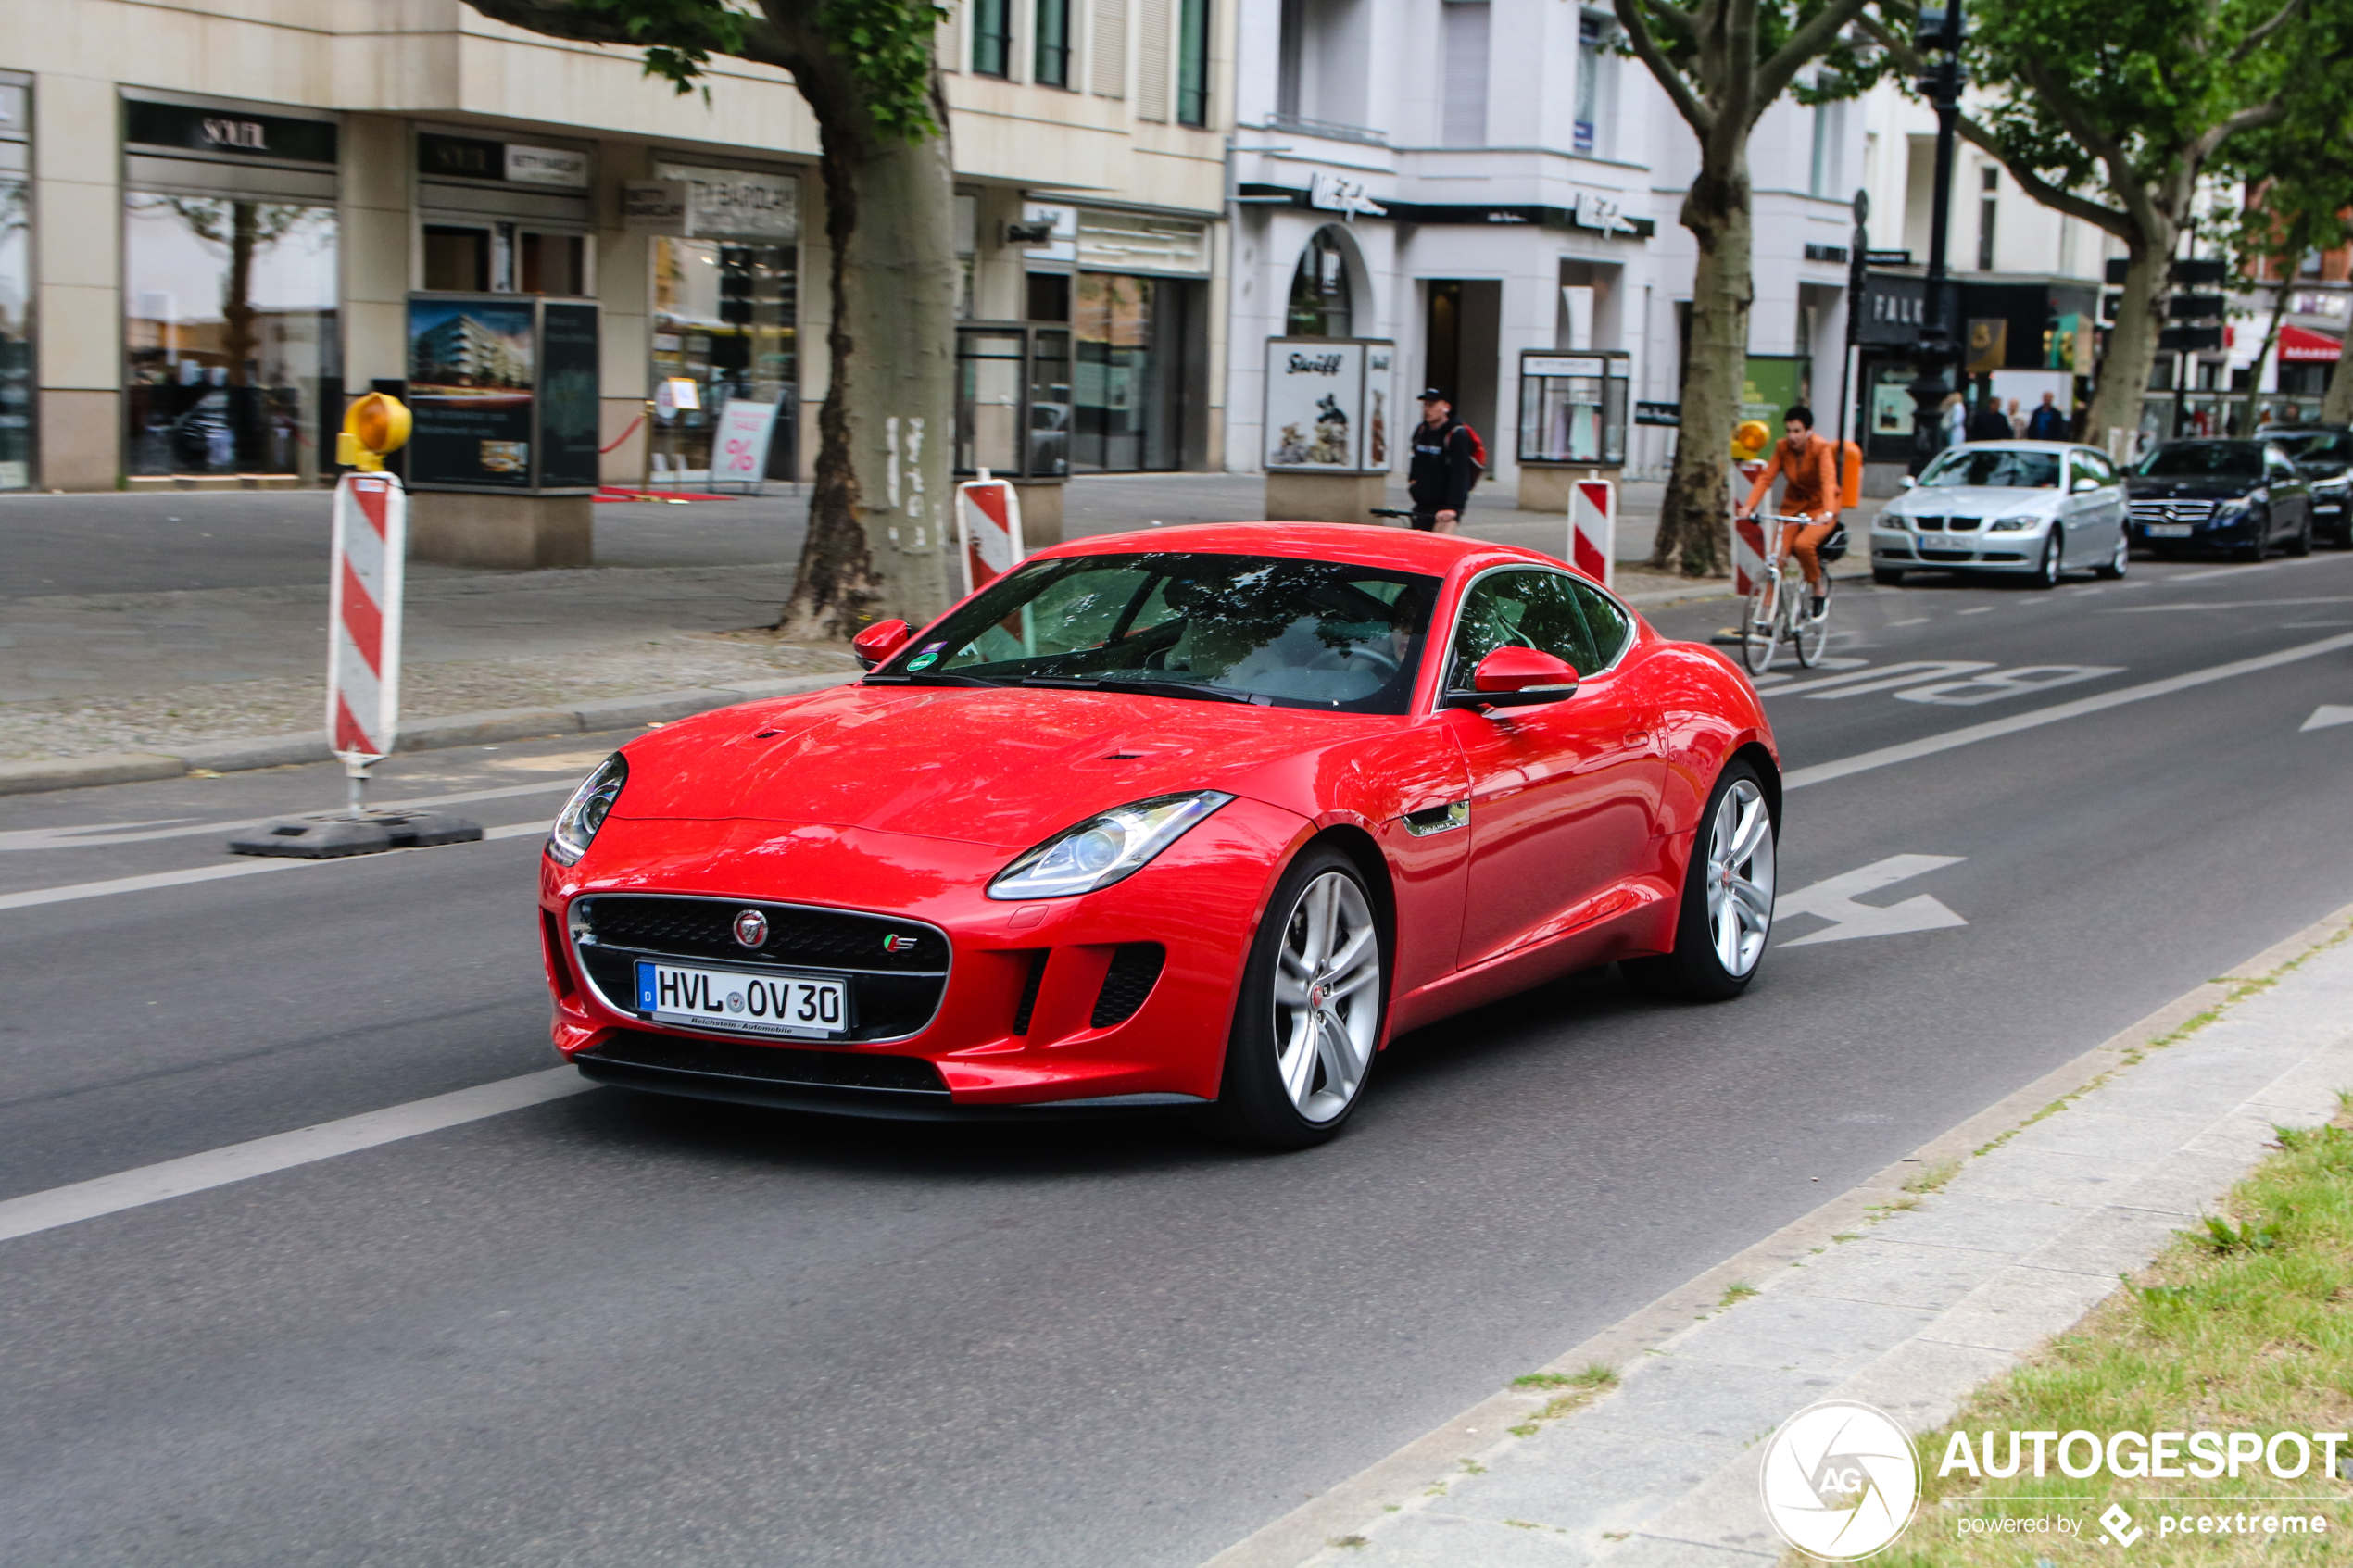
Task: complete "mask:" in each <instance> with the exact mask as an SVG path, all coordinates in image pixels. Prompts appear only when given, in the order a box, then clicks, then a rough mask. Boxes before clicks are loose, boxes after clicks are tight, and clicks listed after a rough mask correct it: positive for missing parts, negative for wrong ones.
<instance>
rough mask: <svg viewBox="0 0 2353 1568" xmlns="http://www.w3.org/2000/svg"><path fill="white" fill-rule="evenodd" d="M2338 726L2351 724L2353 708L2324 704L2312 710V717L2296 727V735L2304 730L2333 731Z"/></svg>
mask: <svg viewBox="0 0 2353 1568" xmlns="http://www.w3.org/2000/svg"><path fill="white" fill-rule="evenodd" d="M2339 724H2353V708H2339V707H2337V706H2336V705H2335V704H2334V703H2327V702H2324V703H2322V704H2321V706H2320V707H2318V708H2315V709H2312V717H2310V718H2309V719H2307V720H2305V721H2304V722H2302V723H2301V724H2298V725H2297V726H2296V731H2297V733H2298V734H2301V733H2302V732H2304V731H2306V730H2327V729H2334V727H2335V726H2337V725H2339Z"/></svg>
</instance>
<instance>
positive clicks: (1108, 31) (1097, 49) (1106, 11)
mask: <svg viewBox="0 0 2353 1568" xmlns="http://www.w3.org/2000/svg"><path fill="white" fill-rule="evenodd" d="M1093 31H1094V34H1095V36H1094V38H1093V39H1092V40H1091V43H1092V44H1093V48H1092V50H1091V51H1090V53H1089V56H1088V72H1087V74H1088V78H1089V82H1088V84H1089V85H1090V86H1092V87H1093V88H1094V90H1095V94H1096V96H1098V97H1102V98H1125V97H1126V96H1127V0H1095V14H1094V30H1093Z"/></svg>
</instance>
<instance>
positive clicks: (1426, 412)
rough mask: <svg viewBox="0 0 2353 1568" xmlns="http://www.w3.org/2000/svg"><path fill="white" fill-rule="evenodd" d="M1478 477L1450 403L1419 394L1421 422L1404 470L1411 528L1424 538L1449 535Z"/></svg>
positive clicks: (1432, 391)
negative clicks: (1411, 502)
mask: <svg viewBox="0 0 2353 1568" xmlns="http://www.w3.org/2000/svg"><path fill="white" fill-rule="evenodd" d="M1478 473H1479V469H1478V458H1474V457H1472V456H1471V437H1470V430H1469V428H1468V427H1467V426H1466V425H1465V424H1464V423H1463V422H1462V421H1461V420H1458V419H1456V418H1455V417H1454V405H1453V400H1452V399H1450V398H1449V397H1448V396H1447V395H1445V394H1444V393H1442V392H1441V391H1439V390H1438V388H1436V387H1434V386H1433V387H1430V388H1429V389H1428V390H1427V391H1425V392H1424V393H1423V394H1422V422H1421V423H1420V424H1417V425H1416V426H1415V427H1414V460H1413V464H1412V466H1411V467H1410V468H1408V469H1407V470H1405V490H1406V493H1407V494H1408V495H1412V496H1413V498H1414V526H1415V527H1416V528H1418V529H1420V530H1421V531H1422V532H1423V533H1453V532H1454V530H1455V529H1456V528H1457V527H1459V526H1461V524H1462V521H1463V508H1464V506H1465V505H1466V504H1467V503H1468V502H1469V500H1470V493H1471V486H1472V485H1474V484H1476V483H1478Z"/></svg>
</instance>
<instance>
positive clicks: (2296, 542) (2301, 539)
mask: <svg viewBox="0 0 2353 1568" xmlns="http://www.w3.org/2000/svg"><path fill="white" fill-rule="evenodd" d="M2287 553H2288V554H2289V555H2292V556H2309V555H2310V554H2311V553H2312V514H2311V513H2310V512H2309V511H2308V512H2306V513H2305V514H2304V521H2302V522H2299V523H2297V524H2296V535H2295V537H2293V538H2291V539H2290V540H2289V541H2288V542H2287Z"/></svg>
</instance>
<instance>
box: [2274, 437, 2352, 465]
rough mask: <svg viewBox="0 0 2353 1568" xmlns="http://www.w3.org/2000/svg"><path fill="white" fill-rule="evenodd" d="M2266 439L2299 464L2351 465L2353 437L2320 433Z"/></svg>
mask: <svg viewBox="0 0 2353 1568" xmlns="http://www.w3.org/2000/svg"><path fill="white" fill-rule="evenodd" d="M2268 439H2269V440H2270V441H2271V445H2274V446H2277V447H2279V448H2280V449H2281V450H2282V451H2284V452H2285V453H2286V454H2287V455H2288V456H2289V457H2291V458H2295V459H2296V461H2297V462H2299V463H2353V435H2343V434H2336V433H2331V432H2328V431H2322V432H2320V433H2317V434H2313V435H2274V436H2271V437H2269V438H2268Z"/></svg>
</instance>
